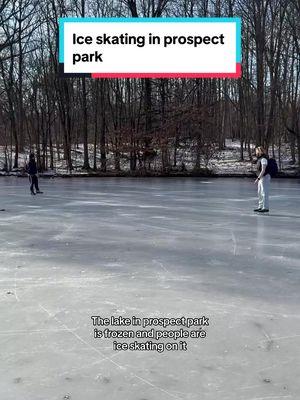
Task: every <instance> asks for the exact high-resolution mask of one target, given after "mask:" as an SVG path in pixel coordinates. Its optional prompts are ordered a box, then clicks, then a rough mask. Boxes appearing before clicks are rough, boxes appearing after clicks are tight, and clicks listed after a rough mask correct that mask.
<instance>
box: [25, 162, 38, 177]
mask: <svg viewBox="0 0 300 400" xmlns="http://www.w3.org/2000/svg"><path fill="white" fill-rule="evenodd" d="M27 172H28V174H29V175H36V174H37V172H38V171H37V166H36V162H35V160H30V161H29V163H28V165H27Z"/></svg>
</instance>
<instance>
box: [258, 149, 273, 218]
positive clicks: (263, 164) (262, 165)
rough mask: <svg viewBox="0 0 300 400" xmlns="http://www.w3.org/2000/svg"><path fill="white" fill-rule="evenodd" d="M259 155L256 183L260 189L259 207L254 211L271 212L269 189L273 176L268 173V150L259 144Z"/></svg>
mask: <svg viewBox="0 0 300 400" xmlns="http://www.w3.org/2000/svg"><path fill="white" fill-rule="evenodd" d="M255 154H256V157H257V175H258V176H257V178H256V180H255V183H256V184H257V189H258V208H256V209H255V210H254V211H255V212H259V213H266V212H269V190H270V181H271V176H270V174H269V173H268V158H269V157H268V155H267V152H266V150H265V149H264V148H263V147H261V146H258V147H256V148H255Z"/></svg>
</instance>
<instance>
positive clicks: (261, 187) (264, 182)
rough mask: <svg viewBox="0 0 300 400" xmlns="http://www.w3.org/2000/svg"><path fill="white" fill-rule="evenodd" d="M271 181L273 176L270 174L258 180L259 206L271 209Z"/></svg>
mask: <svg viewBox="0 0 300 400" xmlns="http://www.w3.org/2000/svg"><path fill="white" fill-rule="evenodd" d="M270 181H271V176H270V175H269V174H267V175H265V176H263V177H262V178H261V179H260V180H259V181H258V208H265V209H269V191H270Z"/></svg>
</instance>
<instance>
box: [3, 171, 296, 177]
mask: <svg viewBox="0 0 300 400" xmlns="http://www.w3.org/2000/svg"><path fill="white" fill-rule="evenodd" d="M255 176H256V175H255V173H246V174H242V173H240V174H238V173H236V174H234V173H209V172H207V173H203V172H173V173H172V172H171V173H162V172H143V173H140V172H139V173H132V172H105V173H103V172H102V173H101V172H86V173H76V172H75V173H70V174H67V173H58V174H54V173H53V174H50V173H40V174H39V178H42V179H54V178H63V179H67V178H255ZM3 177H17V178H27V177H28V176H27V175H26V174H20V173H14V172H10V173H5V174H4V173H3V174H2V173H0V178H3ZM273 179H300V172H296V173H285V172H280V173H279V174H278V175H277V176H276V177H275V178H273Z"/></svg>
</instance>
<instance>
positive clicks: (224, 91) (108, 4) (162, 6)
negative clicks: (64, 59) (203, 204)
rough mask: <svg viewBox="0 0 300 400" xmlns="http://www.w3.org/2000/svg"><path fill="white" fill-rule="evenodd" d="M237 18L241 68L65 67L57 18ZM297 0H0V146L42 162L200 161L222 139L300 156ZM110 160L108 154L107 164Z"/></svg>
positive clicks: (117, 167)
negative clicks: (187, 73) (210, 74)
mask: <svg viewBox="0 0 300 400" xmlns="http://www.w3.org/2000/svg"><path fill="white" fill-rule="evenodd" d="M67 16H73V17H76V16H78V17H136V18H142V17H190V18H193V17H219V16H222V17H225V16H229V17H230V16H239V17H241V18H242V78H241V79H150V78H145V79H90V78H85V77H82V78H61V77H59V71H58V69H59V64H58V18H59V17H67ZM299 21H300V0H222V1H221V0H214V1H213V0H198V1H197V0H123V1H122V0H121V1H116V0H38V1H37V0H0V152H3V160H4V161H3V165H2V166H1V165H0V168H1V169H3V170H6V171H10V170H17V169H19V168H20V167H21V165H20V164H21V163H20V154H22V153H24V152H25V153H29V152H30V151H35V152H36V154H37V161H38V166H39V169H40V170H41V171H46V170H48V169H51V170H55V168H56V165H57V164H60V165H64V166H65V168H66V169H67V170H68V171H72V170H73V169H74V168H75V167H77V165H76V162H75V160H76V158H77V156H76V154H77V153H78V152H82V158H81V159H82V162H81V168H82V169H83V170H86V171H89V170H95V171H101V172H103V173H105V172H107V171H108V170H109V168H111V169H112V170H114V171H121V170H122V167H123V165H124V162H125V163H127V164H128V169H129V170H130V171H131V172H134V171H144V172H145V171H151V169H153V168H154V163H153V160H155V161H156V162H155V168H158V167H157V166H158V165H159V170H160V171H161V172H164V173H169V172H171V171H176V170H183V169H185V165H184V161H183V160H184V159H185V156H186V155H187V154H188V155H189V157H190V159H191V160H192V162H191V169H192V170H194V171H200V170H201V168H203V167H205V166H207V164H208V161H209V159H210V158H211V157H213V156H214V155H215V154H216V153H217V152H218V151H221V150H222V149H223V148H224V145H225V139H226V138H234V139H238V140H239V141H240V160H244V159H247V160H249V159H250V160H251V159H252V151H253V150H252V146H253V145H254V144H263V145H264V146H265V147H267V148H268V149H269V152H270V153H271V154H273V155H275V156H276V158H279V159H280V158H281V157H282V156H283V150H282V149H283V148H284V149H286V146H288V148H289V157H290V162H291V163H294V164H297V165H298V166H299V164H300V120H299V115H300V99H299V78H300V24H299ZM108 160H110V161H111V162H110V163H109V167H108Z"/></svg>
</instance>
